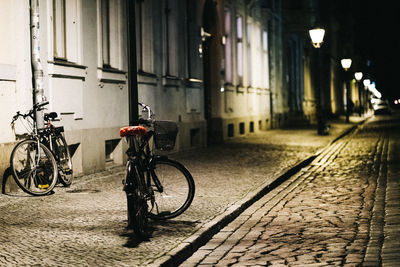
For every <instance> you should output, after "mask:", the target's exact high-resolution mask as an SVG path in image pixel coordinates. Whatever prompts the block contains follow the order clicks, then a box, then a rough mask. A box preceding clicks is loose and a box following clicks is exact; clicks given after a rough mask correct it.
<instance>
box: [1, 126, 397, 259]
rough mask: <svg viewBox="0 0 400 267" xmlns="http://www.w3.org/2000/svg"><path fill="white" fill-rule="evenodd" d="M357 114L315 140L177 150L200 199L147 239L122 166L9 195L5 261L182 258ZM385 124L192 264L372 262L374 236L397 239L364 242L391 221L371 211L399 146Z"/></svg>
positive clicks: (279, 192) (309, 173)
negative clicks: (38, 193)
mask: <svg viewBox="0 0 400 267" xmlns="http://www.w3.org/2000/svg"><path fill="white" fill-rule="evenodd" d="M357 122H360V119H358V120H353V124H345V123H342V121H336V122H333V123H332V124H331V125H332V128H331V135H329V136H323V137H321V136H318V135H317V134H316V133H315V132H316V131H315V129H287V130H272V131H267V132H265V133H262V134H260V135H254V136H248V137H243V138H239V139H234V140H232V141H230V142H228V143H226V144H224V145H223V146H215V147H208V148H202V149H195V150H190V151H184V152H180V153H176V154H174V155H172V156H171V158H174V159H177V160H178V161H181V162H182V163H183V164H184V165H185V166H186V167H187V168H188V169H189V170H190V172H191V173H192V175H193V177H194V179H195V183H196V195H195V199H194V201H193V203H192V205H191V207H190V208H189V209H188V210H187V211H186V212H185V213H184V214H183V215H181V216H179V217H178V218H176V219H174V220H170V221H167V222H153V223H152V228H153V230H154V231H153V235H152V238H151V239H150V241H146V242H140V240H138V239H136V238H135V235H134V234H133V232H131V231H128V230H126V229H125V226H126V224H127V220H126V199H125V195H124V192H123V191H122V184H121V180H122V178H123V176H124V168H123V167H114V168H112V169H109V170H107V171H104V172H102V173H97V174H92V175H86V176H81V177H77V179H76V180H75V182H74V183H73V185H72V186H71V187H70V188H62V187H57V188H56V190H55V194H53V195H50V196H47V197H30V196H28V195H26V194H22V193H19V192H18V193H15V192H9V193H8V194H7V195H1V196H0V213H1V215H2V216H1V217H0V226H1V228H2V232H1V233H0V266H7V265H9V266H16V265H18V266H19V265H42V266H63V265H64V266H146V265H154V266H159V265H162V264H173V262H174V261H169V260H170V259H171V258H174V257H175V258H176V257H177V258H180V257H182V256H181V254H179V253H180V252H181V251H183V249H184V248H186V247H188V246H191V247H192V248H194V247H195V243H196V244H197V243H198V241H196V240H199V239H201V238H199V236H200V237H202V238H203V237H204V235H201V233H205V232H207V230H208V229H210V227H211V226H215V227H217V228H218V227H219V225H223V224H221V223H220V222H221V221H223V220H224V218H226V217H232V215H230V214H233V212H232V211H235V212H236V211H237V210H238V209H240V207H242V206H244V205H242V204H243V203H244V202H245V201H247V200H249V199H252V198H253V197H254V195H255V194H256V193H257V192H260V191H261V190H262V189H263V188H266V187H268V185H269V184H271V183H273V181H274V180H275V179H276V178H277V177H279V176H280V175H281V174H282V173H284V172H285V171H287V170H289V169H291V167H293V166H295V165H296V164H298V163H299V162H302V161H303V160H305V159H307V158H310V157H311V156H313V155H315V153H317V152H318V151H319V150H320V149H322V148H323V147H326V146H327V145H328V144H329V143H330V142H332V141H333V140H334V139H335V138H336V137H338V136H340V135H341V134H342V133H343V132H345V131H346V130H348V129H350V127H352V126H354V125H356V124H355V123H357ZM381 125H385V124H384V123H383V124H380V123H379V121H376V122H373V123H371V124H368V125H366V126H364V129H361V130H360V131H359V132H358V133H357V134H356V135H353V136H352V137H349V138H345V139H340V140H339V141H337V142H335V143H334V144H333V145H331V146H330V149H327V150H324V151H325V152H324V153H322V154H321V155H320V157H319V158H318V161H314V162H313V165H311V166H309V167H305V168H303V169H302V170H301V172H300V173H298V174H296V175H295V176H293V177H291V178H290V180H289V181H287V182H285V183H284V184H283V185H282V186H280V187H277V188H276V189H275V190H276V191H271V192H270V193H269V194H267V195H266V196H265V198H263V200H261V201H259V202H256V204H255V205H253V206H251V207H250V208H249V209H247V210H246V211H244V213H243V214H242V215H241V216H240V217H238V219H237V220H236V221H234V222H232V223H231V224H230V225H228V228H225V229H223V230H222V231H221V232H220V233H218V234H217V235H216V236H214V239H213V240H211V243H208V244H207V245H206V247H203V248H201V249H200V250H198V252H196V253H195V254H194V255H193V257H191V258H189V260H188V261H187V262H186V263H184V264H185V265H189V266H192V265H196V264H199V263H201V264H209V265H213V264H214V263H218V264H217V265H224V264H229V263H238V266H241V265H243V264H244V263H246V264H250V265H254V264H256V263H258V264H261V263H262V265H265V264H266V263H267V261H269V262H271V263H281V264H289V263H294V262H300V263H303V264H304V263H318V262H325V263H326V262H328V260H329V262H330V263H332V264H333V263H337V264H338V265H340V264H344V263H347V262H348V263H351V264H353V265H356V264H357V263H360V262H362V261H363V260H365V259H368V260H370V262H375V260H376V256H377V255H378V256H380V251H377V253H378V254H376V253H375V254H374V252H375V251H374V248H375V243H374V242H377V244H378V245H379V244H383V248H385V247H387V248H390V247H393V246H392V243H385V242H386V241H387V242H389V239H385V240H384V241H383V240H381V239H380V237H379V231H378V232H376V234H377V235H378V236H377V239H369V238H368V237H369V233H375V232H374V231H375V227H373V226H374V225H376V226H382V225H383V224H382V222H380V221H379V220H380V218H381V216H379V214H378V213H379V212H382V211H383V210H384V209H383V208H382V207H381V208H380V209H379V210H377V211H374V210H372V211H371V208H372V207H376V206H377V203H375V204H374V201H373V200H374V199H373V196H374V195H375V194H377V193H376V192H379V188H380V187H379V186H376V181H377V180H376V179H377V177H381V176H382V174H383V173H386V170H385V169H381V168H380V166H383V165H384V164H381V162H385V160H386V158H385V155H386V154H387V155H389V154H390V153H389V152H390V151H392V150H394V146H395V145H396V146H397V147H398V143H394V142H392V140H398V136H397V137H395V136H394V135H390V138H389V137H388V136H387V135H385V134H384V133H385V131H386V130H385V129H381ZM397 127H398V126H397ZM393 129H396V128H393ZM392 132H394V131H392ZM397 132H398V128H397ZM392 137H393V138H397V139H392ZM397 150H398V148H397ZM388 151H389V152H388ZM387 173H388V179H389V173H390V172H389V171H388V172H387ZM11 182H12V181H9V182H8V185H7V188H6V189H8V187H9V186H10V183H11ZM388 183H389V180H388ZM286 184H287V185H286ZM378 184H379V182H378ZM394 192H396V191H394ZM397 192H398V191H397ZM383 199H384V198H383ZM378 202H379V201H378ZM238 207H239V208H238ZM242 209H244V208H242ZM397 209H398V206H397ZM374 214H376V215H375V217H377V218H376V219H375V221H374V220H372V221H373V222H375V224H373V225H372V226H371V225H370V224H369V220H370V216H374ZM398 214H399V213H398V212H397V213H396V208H394V210H393V216H394V217H390V218H394V221H395V222H397V221H396V219H395V218H396V216H398ZM370 228H371V229H372V228H373V229H372V230H374V231H372V230H371V229H370ZM377 228H379V227H377ZM388 229H389V228H388ZM382 231H383V229H382ZM257 240H258V242H257ZM397 240H398V239H397ZM192 241H193V242H192ZM395 241H396V239H395V240H394V241H393V242H395ZM382 242H383V243H382ZM390 242H392V241H390ZM188 244H189V245H188ZM397 247H398V246H397ZM365 248H370V251H369V253H367V256H368V257H370V258H367V257H364V254H365V251H366V250H365ZM245 251H246V252H247V253H244V252H245ZM350 252H351V253H350ZM367 252H368V249H367ZM206 255H209V256H208V257H205V256H206ZM388 255H389V254H388ZM388 257H389V256H388ZM387 259H389V258H387ZM378 260H379V257H378ZM300 265H302V264H300Z"/></svg>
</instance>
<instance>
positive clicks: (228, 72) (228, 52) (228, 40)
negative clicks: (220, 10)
mask: <svg viewBox="0 0 400 267" xmlns="http://www.w3.org/2000/svg"><path fill="white" fill-rule="evenodd" d="M224 38H225V39H224V44H225V82H227V83H232V33H231V12H230V10H229V9H225V25H224Z"/></svg>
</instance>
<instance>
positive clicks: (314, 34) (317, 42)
mask: <svg viewBox="0 0 400 267" xmlns="http://www.w3.org/2000/svg"><path fill="white" fill-rule="evenodd" d="M308 33H309V34H310V38H311V42H312V44H313V46H314V47H315V48H320V47H321V44H322V43H323V41H324V35H325V30H324V29H321V28H315V29H312V30H309V31H308Z"/></svg>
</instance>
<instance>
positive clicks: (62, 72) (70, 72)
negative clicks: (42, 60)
mask: <svg viewBox="0 0 400 267" xmlns="http://www.w3.org/2000/svg"><path fill="white" fill-rule="evenodd" d="M47 63H48V64H49V65H48V73H49V75H50V76H51V77H55V78H66V79H79V80H83V81H84V80H85V79H86V75H87V72H86V68H87V66H83V65H78V64H76V63H73V62H68V61H59V60H56V61H48V62H47Z"/></svg>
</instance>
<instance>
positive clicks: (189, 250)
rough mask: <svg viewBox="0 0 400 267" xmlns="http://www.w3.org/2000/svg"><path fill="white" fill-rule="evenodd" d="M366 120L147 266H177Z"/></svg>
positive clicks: (229, 208) (236, 203) (233, 205)
mask: <svg viewBox="0 0 400 267" xmlns="http://www.w3.org/2000/svg"><path fill="white" fill-rule="evenodd" d="M367 120H368V118H367V119H365V120H363V121H361V122H360V123H357V124H356V125H354V126H352V127H350V128H349V129H347V130H345V131H344V132H343V133H342V134H340V135H339V136H338V137H336V138H335V139H333V140H332V141H331V142H330V143H329V144H328V145H327V146H325V147H323V148H322V149H320V150H319V151H317V152H316V153H315V154H314V155H312V156H310V157H308V158H307V159H305V160H302V161H300V162H298V163H297V164H295V165H294V166H292V167H288V168H287V169H285V170H284V171H282V172H281V174H280V175H278V176H277V178H276V179H273V181H272V182H271V181H269V182H266V183H264V184H263V185H261V186H260V187H259V188H258V189H256V190H254V191H253V192H250V193H249V194H248V195H247V196H246V197H244V198H243V199H241V200H239V201H237V202H235V203H234V204H232V205H231V206H229V207H228V208H227V209H226V210H225V212H223V213H222V214H219V215H218V216H216V217H215V218H214V219H212V220H211V221H209V222H207V223H205V224H204V225H202V226H201V227H200V229H199V230H197V231H196V232H195V233H194V234H192V235H191V236H190V237H188V238H187V239H185V240H184V241H183V242H182V243H181V244H179V245H178V246H177V247H176V248H174V249H172V250H171V251H169V252H167V254H166V255H163V256H161V257H160V258H158V259H157V260H155V261H153V262H151V263H150V264H149V265H147V266H151V267H156V266H163V267H164V266H178V265H179V264H181V263H182V262H183V261H185V260H186V259H187V258H189V257H190V256H191V255H192V254H193V253H194V252H195V251H196V250H198V249H199V248H200V247H201V246H203V245H205V244H206V243H207V242H208V241H209V240H210V239H211V238H212V236H214V235H215V234H216V233H218V232H219V231H220V230H221V229H222V228H224V227H225V226H226V225H228V224H229V223H230V222H232V221H233V220H234V219H235V218H236V217H238V216H239V215H240V214H241V213H242V212H243V211H244V210H246V209H247V208H248V207H250V206H251V205H252V204H253V203H255V202H256V201H258V200H259V199H260V198H261V197H263V196H264V195H266V194H267V193H268V192H270V191H271V190H273V189H274V188H276V187H278V186H279V185H280V184H282V183H283V182H284V181H285V180H287V179H288V178H289V177H291V176H293V175H294V174H295V173H297V172H298V171H300V170H301V169H302V168H304V167H306V166H307V165H309V164H310V163H311V162H312V161H313V160H314V159H315V158H316V157H318V156H319V155H320V154H321V153H322V152H323V151H325V150H326V149H327V148H328V147H329V146H331V145H332V144H333V143H335V142H336V141H338V140H339V139H341V138H343V137H345V136H346V135H348V134H350V133H352V132H353V131H355V130H356V129H358V127H359V126H360V125H362V124H363V123H365V122H366V121H367Z"/></svg>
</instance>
